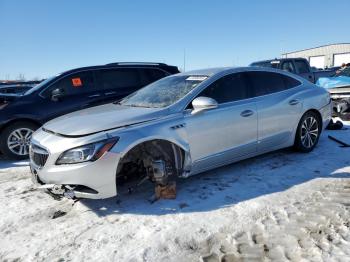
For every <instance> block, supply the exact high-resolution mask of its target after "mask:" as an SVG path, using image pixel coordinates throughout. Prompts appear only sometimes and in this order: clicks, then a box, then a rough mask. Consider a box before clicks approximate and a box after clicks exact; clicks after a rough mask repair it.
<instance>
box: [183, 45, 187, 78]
mask: <svg viewBox="0 0 350 262" xmlns="http://www.w3.org/2000/svg"><path fill="white" fill-rule="evenodd" d="M183 62H184V64H183V69H184V72H186V49H185V48H184V61H183Z"/></svg>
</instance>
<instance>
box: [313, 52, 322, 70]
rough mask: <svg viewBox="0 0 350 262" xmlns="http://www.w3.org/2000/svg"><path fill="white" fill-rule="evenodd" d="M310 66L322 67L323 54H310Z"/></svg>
mask: <svg viewBox="0 0 350 262" xmlns="http://www.w3.org/2000/svg"><path fill="white" fill-rule="evenodd" d="M310 66H313V67H316V68H322V69H323V68H324V56H323V55H322V56H311V57H310Z"/></svg>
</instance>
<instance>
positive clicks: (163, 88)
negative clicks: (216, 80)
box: [118, 75, 208, 107]
mask: <svg viewBox="0 0 350 262" xmlns="http://www.w3.org/2000/svg"><path fill="white" fill-rule="evenodd" d="M207 78H208V76H189V75H187V76H184V75H179V76H169V77H166V78H163V79H161V80H159V81H157V82H154V83H152V84H150V85H148V86H146V87H144V88H142V89H140V90H138V91H136V92H135V93H133V94H131V95H129V96H127V97H126V98H124V99H123V100H121V101H120V102H118V104H120V105H125V106H135V107H167V106H169V105H172V104H174V103H175V102H177V101H179V100H180V99H181V98H183V97H184V96H185V95H187V94H188V93H189V92H190V91H191V90H193V89H194V88H195V87H196V86H197V85H199V84H200V83H201V82H203V81H204V80H205V79H207Z"/></svg>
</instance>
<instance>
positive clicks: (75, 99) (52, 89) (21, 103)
mask: <svg viewBox="0 0 350 262" xmlns="http://www.w3.org/2000/svg"><path fill="white" fill-rule="evenodd" d="M176 73H179V70H178V68H177V67H176V66H170V65H166V64H163V63H128V62H127V63H126V62H123V63H112V64H107V65H101V66H90V67H83V68H77V69H73V70H69V71H66V72H64V73H62V74H59V75H57V76H54V77H51V78H48V79H46V80H45V81H43V82H41V83H40V84H38V85H36V86H34V87H32V88H29V89H28V90H26V91H25V92H24V93H5V92H3V93H1V91H0V151H1V152H2V153H3V154H4V155H5V156H7V157H9V158H13V159H25V158H27V157H28V154H29V141H30V139H31V135H32V133H33V132H34V131H35V130H36V129H37V128H39V127H40V126H41V125H43V124H44V123H45V122H47V121H48V120H50V119H53V118H56V117H58V116H61V115H64V114H67V113H70V112H73V111H76V110H80V109H84V108H88V107H92V106H97V105H101V104H106V103H110V102H113V101H116V100H120V99H122V98H124V97H125V96H127V95H129V94H131V93H133V92H135V91H136V90H138V89H140V88H141V87H144V86H146V85H148V84H150V83H152V82H154V81H157V80H159V79H161V78H163V77H166V76H168V75H171V74H176ZM92 124H93V123H92ZM77 125H79V123H77Z"/></svg>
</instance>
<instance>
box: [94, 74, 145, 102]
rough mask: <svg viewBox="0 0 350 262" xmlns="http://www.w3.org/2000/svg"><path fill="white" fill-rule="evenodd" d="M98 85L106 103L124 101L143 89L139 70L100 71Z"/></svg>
mask: <svg viewBox="0 0 350 262" xmlns="http://www.w3.org/2000/svg"><path fill="white" fill-rule="evenodd" d="M98 83H99V88H100V89H101V90H102V91H101V92H102V94H103V98H104V102H105V103H109V102H114V101H116V100H119V99H122V98H124V97H125V96H127V95H130V94H131V93H133V92H135V91H136V90H138V89H140V88H141V87H142V83H141V76H140V73H139V71H138V69H137V68H108V69H100V70H99V71H98Z"/></svg>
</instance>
